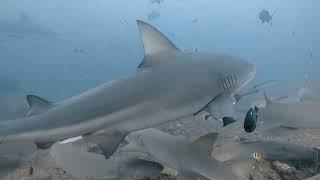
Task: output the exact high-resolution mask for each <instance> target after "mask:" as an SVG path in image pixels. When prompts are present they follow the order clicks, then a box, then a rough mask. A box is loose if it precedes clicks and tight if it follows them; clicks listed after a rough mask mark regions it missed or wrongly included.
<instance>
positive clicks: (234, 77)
mask: <svg viewBox="0 0 320 180" xmlns="http://www.w3.org/2000/svg"><path fill="white" fill-rule="evenodd" d="M137 24H138V27H139V32H140V36H141V39H142V43H143V47H144V59H143V61H142V63H141V64H140V65H139V66H138V70H137V71H136V72H134V73H132V74H129V75H127V76H124V77H121V78H119V79H117V80H114V81H111V82H108V83H105V84H102V85H100V86H98V87H96V88H94V89H92V90H89V91H87V92H84V93H82V94H80V95H77V96H74V97H71V98H69V99H66V100H64V101H61V102H56V103H53V102H50V101H48V100H45V99H43V98H41V97H38V96H35V95H28V96H27V101H28V104H29V106H30V110H29V112H28V114H27V116H26V117H24V118H21V119H16V120H8V121H6V122H2V123H0V143H6V142H16V141H29V142H34V143H35V144H36V145H37V147H38V148H44V149H45V148H49V147H50V146H52V144H53V143H54V142H57V141H61V140H66V139H68V138H75V137H78V136H83V137H90V136H97V137H99V133H101V132H102V134H103V141H106V139H109V140H110V142H109V143H108V145H106V147H107V148H109V149H108V150H109V151H110V152H111V153H112V152H113V150H114V148H116V147H117V145H118V144H119V143H120V142H121V141H122V140H123V138H124V137H125V136H126V135H127V134H128V133H130V132H134V131H137V130H141V129H145V128H149V127H154V126H157V125H160V124H164V123H167V122H169V121H173V120H177V119H180V118H184V117H188V116H195V115H197V114H198V113H199V112H201V111H205V110H207V111H209V112H211V114H212V116H215V117H216V118H223V117H228V118H225V119H224V120H225V121H224V124H228V123H230V122H233V121H232V115H229V114H227V113H224V112H226V109H223V108H222V107H227V105H228V104H232V101H230V100H229V99H230V97H232V96H233V95H234V94H235V93H237V92H238V91H239V90H240V89H241V88H242V87H244V86H245V85H246V84H247V83H248V82H249V81H250V80H251V79H253V77H254V75H255V72H256V67H255V64H253V63H251V62H249V61H246V60H242V59H240V58H236V57H232V56H229V55H225V54H206V53H199V52H198V53H196V54H191V53H183V52H181V51H180V50H179V49H178V48H177V47H176V46H175V45H174V44H173V43H172V42H171V41H170V40H169V39H168V38H167V37H165V36H164V35H163V34H162V33H161V32H160V31H159V30H157V29H156V28H154V27H153V26H151V25H150V24H148V23H145V22H143V21H139V20H138V21H137ZM102 130H103V131H102ZM97 134H98V135H97ZM97 137H95V138H92V139H94V140H97V139H99V138H97ZM108 137H109V138H108Z"/></svg>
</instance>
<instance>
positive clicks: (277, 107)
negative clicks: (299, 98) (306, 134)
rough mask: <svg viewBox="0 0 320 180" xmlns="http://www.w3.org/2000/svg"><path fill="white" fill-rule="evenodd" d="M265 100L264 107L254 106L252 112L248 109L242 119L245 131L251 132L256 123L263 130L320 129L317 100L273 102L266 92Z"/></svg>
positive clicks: (319, 113) (319, 104)
mask: <svg viewBox="0 0 320 180" xmlns="http://www.w3.org/2000/svg"><path fill="white" fill-rule="evenodd" d="M265 101H266V106H265V107H263V108H260V109H258V108H257V107H255V108H254V109H255V111H254V112H253V111H252V109H251V110H249V111H248V113H247V115H246V119H245V121H244V128H245V130H246V132H249V133H250V132H253V131H254V130H255V129H256V126H257V124H261V128H262V129H263V130H272V129H274V128H279V127H280V128H284V129H288V130H294V129H300V128H301V129H320V120H319V117H320V103H319V102H309V101H306V102H292V103H281V102H273V101H271V100H270V99H269V98H268V97H267V96H266V94H265ZM254 116H256V117H254ZM255 118H256V119H255ZM249 127H250V128H249Z"/></svg>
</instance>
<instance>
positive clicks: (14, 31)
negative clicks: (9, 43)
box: [0, 13, 58, 40]
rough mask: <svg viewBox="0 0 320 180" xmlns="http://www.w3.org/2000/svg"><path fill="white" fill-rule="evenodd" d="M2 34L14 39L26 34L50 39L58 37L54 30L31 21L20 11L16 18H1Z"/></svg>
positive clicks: (0, 29) (0, 31)
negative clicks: (10, 19) (9, 19)
mask: <svg viewBox="0 0 320 180" xmlns="http://www.w3.org/2000/svg"><path fill="white" fill-rule="evenodd" d="M3 34H4V35H6V36H7V37H9V38H15V39H21V38H24V37H27V36H37V37H41V38H44V39H49V40H51V39H56V38H57V37H58V34H57V33H56V32H54V31H52V30H51V29H49V28H47V27H45V26H41V25H39V24H37V23H35V22H33V21H32V19H31V18H30V17H29V16H28V15H27V14H26V13H21V14H20V16H19V18H18V19H17V20H12V21H8V20H1V21H0V35H3Z"/></svg>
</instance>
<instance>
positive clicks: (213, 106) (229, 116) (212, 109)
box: [194, 95, 237, 127]
mask: <svg viewBox="0 0 320 180" xmlns="http://www.w3.org/2000/svg"><path fill="white" fill-rule="evenodd" d="M234 103H235V102H234V100H233V99H232V98H230V97H225V96H224V95H220V96H216V97H215V98H213V99H212V100H211V101H210V102H209V103H208V104H207V105H205V106H204V107H203V108H201V109H200V110H199V111H197V112H196V113H195V114H194V115H197V114H199V113H200V112H202V111H206V112H207V113H209V114H210V115H207V116H205V119H208V118H209V117H212V118H214V119H216V120H222V122H223V127H224V126H227V125H229V124H231V123H234V122H235V121H237V120H236V119H235V118H234V117H235V111H234V107H233V106H234Z"/></svg>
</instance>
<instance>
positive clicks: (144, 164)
mask: <svg viewBox="0 0 320 180" xmlns="http://www.w3.org/2000/svg"><path fill="white" fill-rule="evenodd" d="M217 135H218V134H217V133H209V134H206V135H204V136H201V137H200V138H198V139H197V140H195V141H192V140H189V139H187V138H186V137H183V136H173V135H170V134H168V133H165V132H162V131H159V130H156V129H145V130H141V131H137V132H134V133H131V134H129V135H128V136H127V137H126V141H127V142H128V144H127V145H125V146H123V147H121V148H119V149H118V150H117V153H114V154H113V155H112V156H111V157H110V158H109V159H103V158H102V157H103V156H102V155H97V154H93V153H88V152H80V150H79V149H77V148H72V145H71V146H70V144H66V146H62V147H60V148H55V147H59V146H53V147H52V150H51V152H52V154H53V157H54V158H55V161H56V162H57V164H59V165H60V167H61V168H62V169H64V170H66V171H67V172H69V173H70V174H72V175H74V176H76V177H81V178H91V179H102V177H105V179H127V177H128V179H137V177H138V176H137V174H138V175H139V177H140V178H141V177H143V176H146V175H150V174H153V175H155V174H160V172H161V171H162V172H163V171H164V172H169V171H168V170H173V172H177V174H178V177H179V178H181V179H184V180H185V179H190V180H191V179H192V180H193V179H200V180H215V179H224V180H235V179H248V175H249V172H250V171H251V170H252V168H253V167H254V165H255V163H257V159H258V158H253V157H251V156H250V155H248V157H247V158H246V159H242V160H239V161H233V160H232V161H226V162H220V161H218V160H216V159H214V158H212V157H211V151H212V147H213V145H214V143H215V141H216V139H217ZM68 146H69V147H68ZM63 149H65V150H63ZM67 149H70V150H67ZM69 154H70V155H69ZM77 154H81V155H77ZM99 156H100V158H99ZM137 165H138V166H137ZM131 169H135V171H131ZM166 170H167V171H166ZM100 172H101V174H100ZM142 172H144V173H142ZM173 174H175V173H173ZM88 175H90V177H88Z"/></svg>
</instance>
